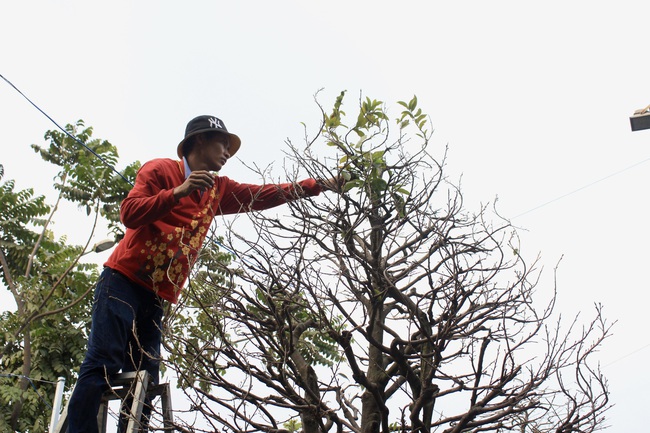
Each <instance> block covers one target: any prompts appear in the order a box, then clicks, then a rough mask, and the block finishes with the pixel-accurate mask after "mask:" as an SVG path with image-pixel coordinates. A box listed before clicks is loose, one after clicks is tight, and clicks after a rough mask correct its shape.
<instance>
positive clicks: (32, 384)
mask: <svg viewBox="0 0 650 433" xmlns="http://www.w3.org/2000/svg"><path fill="white" fill-rule="evenodd" d="M0 377H7V378H17V379H25V380H27V381H28V382H29V384H30V385H31V386H32V388H33V389H34V391H36V395H38V398H39V399H40V400H41V401H42V402H43V403H44V404H45V405H46V406H47V407H48V408H50V409H52V405H50V403H48V402H47V400H45V398H43V396H42V395H41V393H40V392H38V388H36V385H34V382H43V383H50V384H56V382H52V381H50V380H41V379H32V378H31V377H27V376H24V375H22V374H11V373H2V374H0Z"/></svg>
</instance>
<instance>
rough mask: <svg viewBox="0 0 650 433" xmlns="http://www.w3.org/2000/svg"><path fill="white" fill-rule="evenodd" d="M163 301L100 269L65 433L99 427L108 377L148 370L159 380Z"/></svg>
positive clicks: (85, 432)
mask: <svg viewBox="0 0 650 433" xmlns="http://www.w3.org/2000/svg"><path fill="white" fill-rule="evenodd" d="M162 302H163V301H162V299H161V298H159V297H158V296H157V295H156V294H155V293H154V292H152V291H150V290H148V289H146V288H144V287H141V286H139V285H137V284H135V283H133V282H131V281H130V280H129V279H128V278H126V277H125V276H123V275H122V274H120V273H119V272H117V271H115V270H113V269H111V268H104V271H103V272H102V274H101V276H100V278H99V281H98V283H97V287H96V289H95V300H94V304H93V311H92V325H91V330H90V337H89V339H88V350H87V352H86V358H85V359H84V361H83V363H82V364H81V369H80V370H79V379H78V380H77V384H76V385H75V388H74V391H73V393H72V396H71V397H70V402H69V404H68V433H95V432H97V431H98V428H97V414H98V412H99V405H100V403H101V397H102V394H103V393H104V391H106V390H107V389H108V387H109V385H108V382H107V378H108V377H109V376H111V375H113V374H116V373H119V372H120V370H121V371H122V372H129V371H136V370H147V371H148V372H149V374H151V376H152V378H153V380H154V382H155V383H156V384H157V383H158V375H159V367H160V343H161V326H162V316H163V305H162ZM147 412H149V411H145V414H146V413H147Z"/></svg>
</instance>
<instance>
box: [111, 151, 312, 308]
mask: <svg viewBox="0 0 650 433" xmlns="http://www.w3.org/2000/svg"><path fill="white" fill-rule="evenodd" d="M185 178H186V176H185V169H184V165H183V161H175V160H172V159H154V160H152V161H149V162H147V163H146V164H144V165H143V166H142V168H141V169H140V171H139V172H138V174H137V176H136V180H135V186H134V187H133V189H132V190H131V191H130V192H129V195H128V197H127V198H126V199H125V200H124V201H123V202H122V205H121V208H120V216H121V219H122V223H124V225H125V226H126V228H127V229H126V234H125V236H124V239H123V240H122V241H121V242H120V243H119V244H118V245H117V248H115V251H113V253H112V254H111V256H110V257H109V258H108V261H107V262H106V263H105V266H108V267H110V268H113V269H115V270H116V271H119V272H120V273H122V274H124V275H125V276H126V277H127V278H129V279H130V280H132V281H133V282H135V283H137V284H139V285H141V286H144V287H146V288H148V289H150V290H153V291H154V292H156V293H157V294H158V295H159V296H160V297H161V298H163V299H166V300H168V301H171V302H174V303H176V302H177V301H178V297H179V295H180V291H181V288H182V287H183V285H184V284H185V281H186V280H187V277H188V275H189V273H190V269H191V268H192V266H193V265H194V263H195V262H196V258H197V256H198V252H199V250H200V248H201V245H203V240H204V239H205V236H206V234H207V232H208V228H209V227H210V224H211V223H212V219H213V218H214V216H215V215H217V214H221V215H225V214H234V213H240V212H248V211H250V210H262V209H268V208H271V207H274V206H278V205H280V204H283V203H286V202H288V201H291V200H295V199H297V198H301V197H308V196H315V195H318V194H320V192H321V188H320V186H319V185H318V183H317V182H316V180H314V179H306V180H303V181H301V182H298V183H295V184H294V183H285V184H279V185H249V184H241V183H237V182H235V181H234V180H231V179H229V178H227V177H225V176H216V177H215V183H214V186H213V188H212V189H211V190H210V191H206V192H205V193H203V195H201V194H199V192H198V191H195V192H194V193H192V194H190V195H189V196H187V197H183V198H181V199H180V200H179V201H178V202H176V200H175V199H174V194H173V192H174V188H175V187H177V186H179V185H181V184H182V183H183V182H184V181H185Z"/></svg>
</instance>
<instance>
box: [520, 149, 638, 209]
mask: <svg viewBox="0 0 650 433" xmlns="http://www.w3.org/2000/svg"><path fill="white" fill-rule="evenodd" d="M648 161H650V157H649V158H646V159H644V160H643V161H639V162H637V163H635V164H632V165H630V166H629V167H626V168H624V169H622V170H619V171H617V172H614V173H611V174H608V175H607V176H605V177H602V178H600V179H598V180H595V181H593V182H591V183H588V184H587V185H584V186H581V187H580V188H578V189H575V190H573V191H571V192H568V193H566V194H563V195H561V196H559V197H556V198H554V199H553V200H549V201H547V202H546V203H542V204H540V205H539V206H535V207H534V208H532V209H529V210H527V211H526V212H522V213H520V214H519V215H516V216H514V217H512V219H515V218H519V217H521V216H523V215H526V214H529V213H531V212H533V211H536V210H537V209H540V208H542V207H544V206H547V205H549V204H551V203H555V202H556V201H559V200H562V199H563V198H566V197H568V196H570V195H573V194H576V193H578V192H580V191H582V190H584V189H587V188H589V187H591V186H594V185H596V184H597V183H600V182H602V181H604V180H607V179H609V178H611V177H614V176H617V175H619V174H621V173H623V172H626V171H628V170H631V169H633V168H634V167H637V166H639V165H641V164H645V163H646V162H648Z"/></svg>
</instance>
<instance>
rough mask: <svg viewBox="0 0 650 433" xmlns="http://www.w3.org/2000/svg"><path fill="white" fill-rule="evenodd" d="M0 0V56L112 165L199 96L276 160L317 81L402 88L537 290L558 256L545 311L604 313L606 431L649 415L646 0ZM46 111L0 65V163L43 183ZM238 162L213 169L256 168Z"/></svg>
mask: <svg viewBox="0 0 650 433" xmlns="http://www.w3.org/2000/svg"><path fill="white" fill-rule="evenodd" d="M5 3H6V4H5V5H3V8H2V17H1V18H0V20H1V24H0V40H1V41H2V43H1V44H0V74H2V75H3V76H4V77H6V78H7V79H9V80H11V81H12V82H13V83H14V84H15V85H16V86H17V87H18V88H20V89H21V90H22V91H23V92H25V93H26V94H27V96H29V97H30V98H32V99H33V100H34V102H36V103H37V104H38V105H39V106H40V107H41V108H42V109H43V110H45V111H46V112H47V113H48V114H49V115H50V116H52V117H53V118H54V119H55V120H56V121H57V122H59V123H61V124H66V123H72V122H74V121H76V120H77V119H83V120H84V121H85V122H86V124H87V125H90V126H93V127H94V130H95V134H94V135H95V136H96V137H99V138H103V139H107V140H109V141H110V142H111V143H113V144H114V145H116V146H117V148H118V150H119V152H120V157H121V161H122V164H121V165H122V166H124V165H126V163H128V162H131V161H134V160H140V161H146V160H148V159H151V158H154V157H175V148H176V144H177V143H178V141H179V140H180V139H181V138H182V135H183V131H184V128H185V124H186V123H187V121H188V120H189V119H190V118H192V117H194V116H196V115H199V114H214V115H217V116H219V117H221V118H222V119H223V120H224V121H225V123H226V125H227V126H228V128H229V129H230V130H231V131H233V132H235V133H237V134H238V135H240V137H241V138H242V142H243V144H242V148H241V150H240V151H239V153H238V154H237V157H238V158H239V159H240V160H241V161H242V162H247V163H256V164H258V165H260V166H262V167H264V166H267V165H269V164H271V163H275V164H274V167H276V168H277V170H275V171H274V174H275V175H277V176H280V175H281V174H282V170H281V167H282V152H283V150H285V149H286V145H285V144H284V142H285V140H286V139H287V138H290V139H291V140H292V141H294V142H299V141H300V139H301V137H302V126H301V124H300V122H305V123H306V124H307V126H308V127H309V126H311V127H312V131H313V130H314V129H313V128H315V127H316V126H317V123H318V120H319V111H318V109H317V107H316V105H315V104H314V101H313V95H314V94H315V93H316V92H317V91H318V90H319V89H321V88H322V89H324V90H323V91H322V92H321V94H320V95H321V102H322V103H323V104H324V105H325V106H331V104H332V103H333V101H334V98H335V97H336V95H337V94H338V93H339V92H340V91H341V90H347V91H348V100H347V103H348V107H349V110H348V111H353V107H354V102H355V100H356V99H357V98H358V96H359V94H360V93H362V94H363V95H364V96H369V97H370V98H373V99H379V100H382V101H385V102H386V105H387V108H388V110H389V112H390V113H392V114H393V115H394V116H393V117H395V116H397V114H398V112H399V107H398V106H397V105H396V101H398V100H408V99H410V98H411V97H412V96H413V95H417V96H418V99H419V101H420V104H421V106H422V108H423V109H424V111H425V112H427V113H429V114H430V116H431V120H432V122H433V125H434V127H435V134H434V140H433V141H434V144H435V145H436V146H440V147H441V148H442V147H444V146H446V145H448V146H449V160H448V174H449V175H450V176H451V177H452V178H456V179H461V177H462V182H461V186H462V190H463V193H464V194H465V197H466V199H467V200H466V203H467V207H468V208H469V209H470V210H471V209H474V210H477V209H478V206H479V204H480V203H486V202H494V201H495V199H496V198H497V197H498V203H497V204H498V209H499V212H500V213H501V214H502V215H504V216H506V217H508V218H512V222H513V223H514V224H516V225H517V226H518V227H520V228H521V229H522V232H521V234H522V241H523V248H522V254H523V255H524V256H525V257H528V258H530V259H532V258H534V257H535V256H536V255H537V254H538V253H540V254H541V256H542V262H543V264H544V266H545V275H546V277H545V278H543V279H542V283H543V285H541V286H540V289H539V290H540V291H541V292H546V293H548V292H549V291H550V290H551V289H552V288H551V282H552V270H553V268H554V267H555V265H556V263H557V262H558V260H559V259H560V258H561V257H563V259H562V261H561V264H560V267H559V271H558V275H557V277H558V279H557V283H558V289H559V298H560V307H561V308H562V312H563V314H566V315H567V316H570V315H573V314H576V313H579V312H581V314H582V318H583V319H584V320H585V321H586V320H588V319H589V318H590V317H592V316H593V313H594V308H593V305H594V303H602V304H603V306H604V313H605V315H606V316H607V317H608V318H609V320H611V321H618V323H617V324H616V326H615V328H614V335H613V337H612V338H610V339H609V340H608V341H607V342H606V344H605V346H604V347H603V350H602V352H601V353H600V356H601V365H602V366H603V370H604V372H605V374H606V375H607V376H608V378H609V381H610V388H611V392H612V395H611V398H612V401H613V402H614V403H615V404H616V407H615V408H614V409H613V410H612V411H611V412H610V413H609V422H610V424H611V425H612V426H613V428H612V429H611V431H643V430H645V429H646V428H647V427H646V426H645V424H646V421H645V420H644V418H645V417H643V416H640V415H641V414H644V413H645V410H646V405H647V401H648V399H647V392H646V390H647V389H648V388H649V387H650V373H648V368H647V366H648V364H649V363H650V337H649V336H648V332H647V330H648V324H647V319H646V309H647V304H648V302H649V301H650V293H649V291H648V285H649V283H648V280H647V279H646V275H645V274H646V272H647V268H648V264H647V263H648V258H649V255H650V254H649V253H648V250H647V245H648V244H649V241H650V233H649V232H648V224H647V222H646V220H647V218H648V210H649V206H648V205H647V201H648V194H647V192H646V191H647V186H648V185H649V184H650V183H649V181H650V173H649V171H648V168H649V166H650V164H648V161H649V160H650V130H648V131H638V132H631V130H630V125H629V116H630V115H631V114H632V113H633V111H634V110H635V109H639V108H643V107H645V106H647V105H648V104H650V92H649V91H648V84H647V71H648V67H649V66H650V61H649V60H648V58H647V51H648V49H647V22H648V17H649V16H650V3H648V2H644V1H640V0H639V1H625V0H619V1H617V2H604V1H593V0H592V1H582V0H580V1H556V0H551V1H546V2H527V1H491V2H486V1H477V0H469V1H464V2H449V1H447V2H441V1H408V0H405V1H403V2H400V3H397V2H394V1H391V2H389V1H377V0H375V1H354V0H348V1H341V0H334V1H328V2H323V1H297V0H295V1H289V0H279V1H274V2H268V1H259V0H258V1H240V2H237V1H230V2H219V1H190V0H188V1H183V2H180V1H175V2H172V1H156V2H154V1H137V2H127V1H123V0H117V1H112V2H95V1H88V0H85V1H70V0H48V1H45V0H36V1H23V2H18V1H14V2H5ZM53 128H54V126H53V125H52V124H51V123H50V122H49V120H47V119H46V118H45V117H44V116H43V115H41V114H40V113H39V112H38V111H36V110H35V109H34V108H33V107H31V106H30V105H29V104H28V103H27V102H26V101H25V100H24V99H22V97H21V96H20V95H18V94H17V93H16V92H15V91H14V90H13V89H12V88H11V87H9V86H8V85H7V84H6V83H4V82H2V81H0V145H1V146H2V150H3V151H2V157H1V158H0V163H1V164H3V165H4V166H5V180H6V179H15V180H16V182H17V187H18V188H20V189H22V188H28V187H32V188H34V189H35V190H36V192H37V193H47V192H48V191H49V190H48V187H51V184H52V179H51V173H50V172H48V169H49V167H48V166H47V165H46V163H44V162H43V161H42V160H41V159H40V158H39V157H38V156H36V155H35V154H34V153H33V152H32V150H31V149H30V147H29V145H30V144H32V143H38V144H44V142H43V134H44V132H45V131H46V130H48V129H53ZM242 162H240V161H237V160H233V161H231V162H229V163H228V166H227V167H226V168H225V169H224V174H227V175H229V176H232V177H235V178H236V179H238V180H240V181H253V182H254V181H257V180H259V178H256V175H255V174H254V173H252V172H250V171H249V170H248V169H246V168H245V167H244V165H243V163H242ZM57 229H58V230H62V231H66V226H65V224H63V223H59V226H58V228H57ZM71 231H72V232H74V230H71ZM66 234H68V235H69V236H70V237H72V238H73V239H74V236H75V233H66ZM98 237H99V238H101V237H104V236H98ZM1 296H2V298H0V299H2V302H3V305H9V304H7V302H8V301H7V299H10V298H7V296H6V292H5V293H2V295H1Z"/></svg>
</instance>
